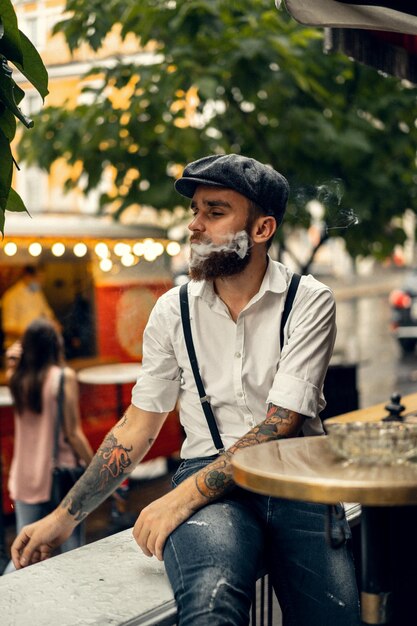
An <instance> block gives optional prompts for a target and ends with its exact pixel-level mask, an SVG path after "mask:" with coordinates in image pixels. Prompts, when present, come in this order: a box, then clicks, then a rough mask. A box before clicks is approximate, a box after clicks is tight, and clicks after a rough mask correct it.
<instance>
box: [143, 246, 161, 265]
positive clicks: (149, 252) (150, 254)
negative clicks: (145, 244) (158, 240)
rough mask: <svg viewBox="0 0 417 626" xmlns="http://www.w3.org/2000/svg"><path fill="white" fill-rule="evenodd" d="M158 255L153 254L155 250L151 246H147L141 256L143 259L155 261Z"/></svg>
mask: <svg viewBox="0 0 417 626" xmlns="http://www.w3.org/2000/svg"><path fill="white" fill-rule="evenodd" d="M157 256H158V255H157V254H155V251H154V250H153V249H152V248H148V249H147V250H145V252H144V254H143V258H144V259H145V261H149V262H151V261H155V259H156V257H157Z"/></svg>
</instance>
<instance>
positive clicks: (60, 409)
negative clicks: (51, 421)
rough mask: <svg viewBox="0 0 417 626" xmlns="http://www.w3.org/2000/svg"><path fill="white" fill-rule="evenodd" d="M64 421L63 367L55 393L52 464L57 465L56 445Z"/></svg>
mask: <svg viewBox="0 0 417 626" xmlns="http://www.w3.org/2000/svg"><path fill="white" fill-rule="evenodd" d="M63 421H64V368H62V369H61V374H60V377H59V385H58V395H57V410H56V420H55V432H54V450H53V455H52V460H53V466H54V467H57V465H58V445H59V433H60V431H61V428H62V424H63Z"/></svg>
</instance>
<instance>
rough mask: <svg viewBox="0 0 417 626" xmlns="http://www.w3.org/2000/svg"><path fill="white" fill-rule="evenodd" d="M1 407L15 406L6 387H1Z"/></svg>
mask: <svg viewBox="0 0 417 626" xmlns="http://www.w3.org/2000/svg"><path fill="white" fill-rule="evenodd" d="M0 406H13V398H12V394H11V393H10V389H9V388H8V387H6V386H5V385H1V386H0Z"/></svg>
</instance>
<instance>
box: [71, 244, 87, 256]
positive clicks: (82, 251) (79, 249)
mask: <svg viewBox="0 0 417 626" xmlns="http://www.w3.org/2000/svg"><path fill="white" fill-rule="evenodd" d="M72 251H73V253H74V254H75V256H77V257H79V258H81V257H83V256H85V255H86V254H87V251H88V248H87V246H86V245H85V243H82V242H80V243H76V244H75V246H74V247H73V249H72Z"/></svg>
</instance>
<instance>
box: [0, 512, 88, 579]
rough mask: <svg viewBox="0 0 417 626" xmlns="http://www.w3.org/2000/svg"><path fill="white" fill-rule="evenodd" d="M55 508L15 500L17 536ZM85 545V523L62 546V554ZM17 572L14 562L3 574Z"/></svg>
mask: <svg viewBox="0 0 417 626" xmlns="http://www.w3.org/2000/svg"><path fill="white" fill-rule="evenodd" d="M53 508H54V507H53V506H52V505H51V503H50V502H38V503H36V504H28V503H27V502H22V501H21V500H15V502H14V510H15V514H16V534H18V533H19V532H20V531H21V530H22V528H23V526H26V525H27V524H32V523H33V522H37V521H38V520H40V519H42V517H45V515H48V513H50V512H51V511H52V509H53ZM84 544H85V525H84V524H83V523H81V524H79V525H78V526H77V527H76V528H75V529H74V531H73V533H72V535H71V536H70V537H68V539H67V540H66V541H65V542H64V543H63V544H62V545H61V547H60V551H61V552H69V551H70V550H74V548H79V547H80V546H82V545H84ZM14 571H15V567H14V565H13V562H12V561H10V563H9V564H8V565H7V567H6V569H5V570H4V572H3V574H10V573H11V572H14Z"/></svg>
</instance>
